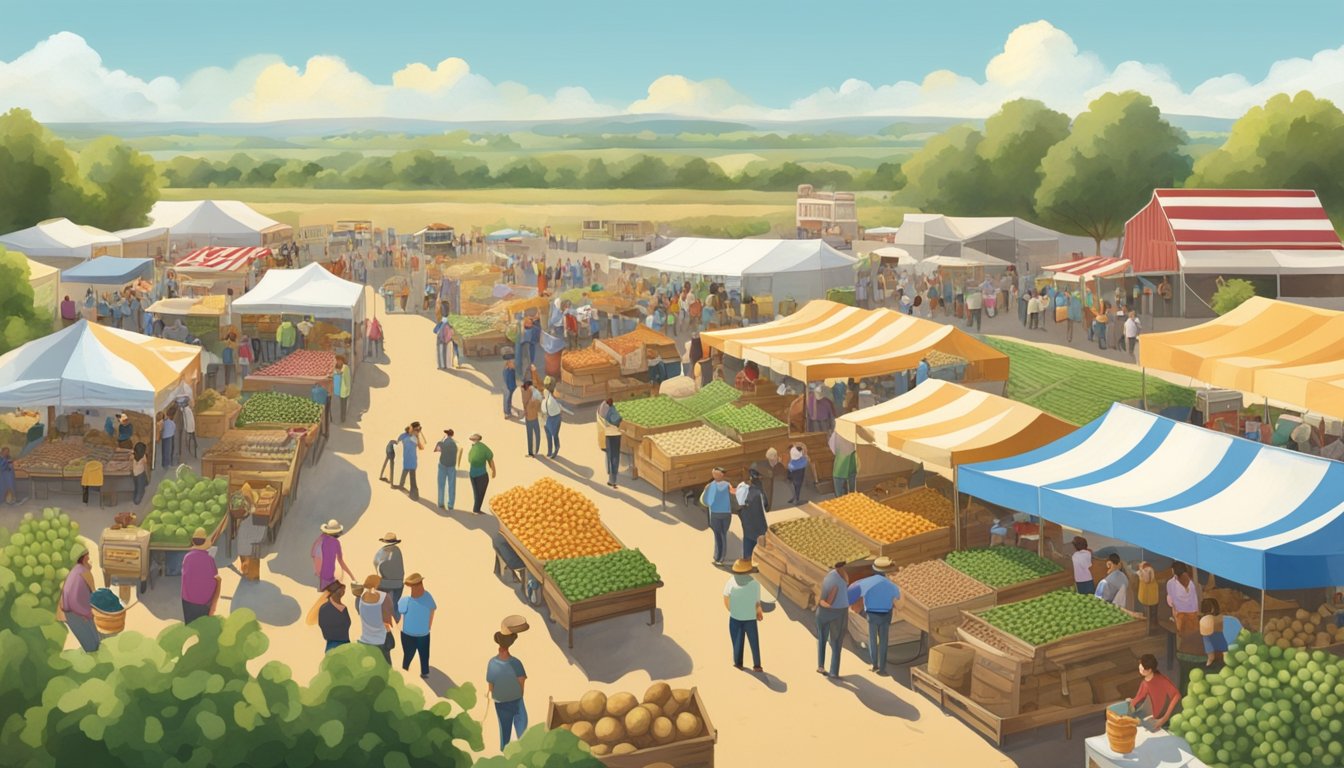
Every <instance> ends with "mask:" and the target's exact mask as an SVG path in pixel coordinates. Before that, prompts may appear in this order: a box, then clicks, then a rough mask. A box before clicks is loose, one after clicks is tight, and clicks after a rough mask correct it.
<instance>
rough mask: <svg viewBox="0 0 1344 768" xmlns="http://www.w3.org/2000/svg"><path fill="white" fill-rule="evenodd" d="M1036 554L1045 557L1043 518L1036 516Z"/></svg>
mask: <svg viewBox="0 0 1344 768" xmlns="http://www.w3.org/2000/svg"><path fill="white" fill-rule="evenodd" d="M1036 554H1037V555H1038V556H1040V557H1045V518H1044V517H1041V516H1040V515H1037V516H1036Z"/></svg>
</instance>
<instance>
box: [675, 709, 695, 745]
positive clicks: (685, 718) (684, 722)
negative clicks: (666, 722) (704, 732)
mask: <svg viewBox="0 0 1344 768" xmlns="http://www.w3.org/2000/svg"><path fill="white" fill-rule="evenodd" d="M700 727H701V726H700V718H698V717H696V716H695V715H692V714H691V713H690V712H682V713H681V714H679V715H677V735H678V736H679V737H681V738H683V739H689V738H692V737H695V736H699V735H700Z"/></svg>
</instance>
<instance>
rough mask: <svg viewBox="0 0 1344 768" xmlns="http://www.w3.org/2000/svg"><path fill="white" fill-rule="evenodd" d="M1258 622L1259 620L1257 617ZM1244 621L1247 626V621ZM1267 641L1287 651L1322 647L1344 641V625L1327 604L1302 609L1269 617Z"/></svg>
mask: <svg viewBox="0 0 1344 768" xmlns="http://www.w3.org/2000/svg"><path fill="white" fill-rule="evenodd" d="M1220 607H1221V605H1220ZM1223 613H1224V614H1226V613H1227V612H1226V611H1224V612H1223ZM1257 623H1259V621H1258V617H1257ZM1242 624H1243V626H1244V625H1245V622H1242ZM1264 640H1265V645H1273V646H1277V647H1279V648H1282V649H1284V650H1287V649H1289V648H1303V649H1307V650H1311V649H1313V648H1315V649H1320V648H1325V647H1327V646H1331V645H1334V644H1335V643H1344V627H1338V626H1335V611H1334V609H1333V608H1331V607H1330V606H1329V605H1328V604H1327V605H1322V606H1321V607H1320V608H1319V609H1317V610H1315V611H1308V610H1304V609H1302V608H1299V609H1297V612H1296V613H1294V614H1293V615H1292V616H1291V617H1290V616H1281V617H1279V618H1276V619H1266V620H1265V632H1264Z"/></svg>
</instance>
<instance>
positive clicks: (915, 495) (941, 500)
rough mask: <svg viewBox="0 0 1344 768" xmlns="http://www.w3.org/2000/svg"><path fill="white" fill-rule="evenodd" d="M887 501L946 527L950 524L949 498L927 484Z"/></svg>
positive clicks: (950, 508) (950, 506) (900, 508)
mask: <svg viewBox="0 0 1344 768" xmlns="http://www.w3.org/2000/svg"><path fill="white" fill-rule="evenodd" d="M887 503H888V504H890V505H891V506H892V507H895V508H896V509H899V510H902V511H904V512H909V513H910V514H912V515H919V516H920V517H922V518H924V519H925V520H928V521H929V522H932V523H936V524H938V525H942V526H948V527H951V525H952V502H951V500H949V499H948V498H947V497H946V496H944V495H943V494H941V493H939V492H937V491H935V490H933V489H932V488H930V487H928V486H924V487H921V488H916V489H915V490H913V491H911V492H909V493H906V494H902V495H901V496H899V497H898V498H895V499H888V500H887Z"/></svg>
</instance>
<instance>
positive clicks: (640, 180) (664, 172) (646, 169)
mask: <svg viewBox="0 0 1344 768" xmlns="http://www.w3.org/2000/svg"><path fill="white" fill-rule="evenodd" d="M614 183H615V186H617V187H626V188H629V189H662V188H664V187H670V186H672V169H671V168H668V167H667V163H666V162H665V161H663V159H662V158H660V157H654V156H652V155H640V156H639V159H637V160H635V162H634V163H633V164H632V165H631V166H630V167H629V168H626V169H625V171H624V172H623V173H621V175H620V176H618V177H617V178H616V179H615V180H614Z"/></svg>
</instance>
